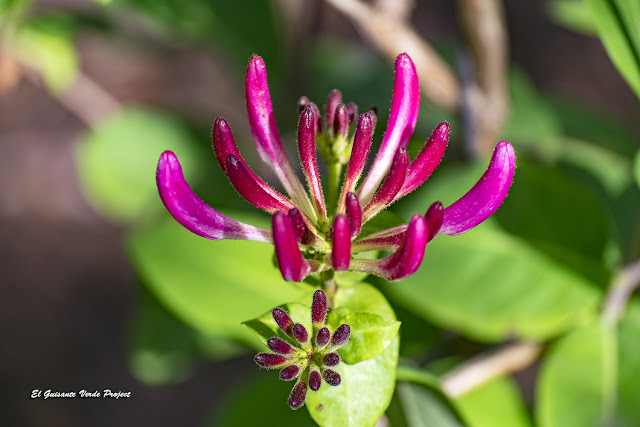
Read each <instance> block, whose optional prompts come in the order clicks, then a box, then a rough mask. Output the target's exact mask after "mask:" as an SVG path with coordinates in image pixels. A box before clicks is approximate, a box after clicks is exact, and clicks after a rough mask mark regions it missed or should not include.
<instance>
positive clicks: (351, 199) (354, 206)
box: [345, 192, 362, 238]
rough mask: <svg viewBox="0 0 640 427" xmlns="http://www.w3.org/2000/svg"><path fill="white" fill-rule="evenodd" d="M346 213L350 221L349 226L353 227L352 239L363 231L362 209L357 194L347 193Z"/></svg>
mask: <svg viewBox="0 0 640 427" xmlns="http://www.w3.org/2000/svg"><path fill="white" fill-rule="evenodd" d="M345 213H346V214H347V218H348V219H349V225H351V238H355V237H356V236H357V235H358V234H360V230H361V229H362V207H361V206H360V201H359V200H358V196H356V193H352V192H349V193H347V198H346V200H345Z"/></svg>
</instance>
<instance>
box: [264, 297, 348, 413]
mask: <svg viewBox="0 0 640 427" xmlns="http://www.w3.org/2000/svg"><path fill="white" fill-rule="evenodd" d="M272 315H273V319H274V320H275V321H276V323H277V325H278V327H279V328H280V329H281V330H282V331H283V332H284V333H285V334H286V337H287V338H288V339H287V340H285V339H282V338H278V337H272V338H269V339H268V340H267V345H268V346H269V349H270V350H271V351H273V353H259V354H257V355H256V356H255V358H254V360H255V361H256V363H257V364H258V365H260V366H261V367H263V368H267V369H280V379H281V380H283V381H293V380H297V381H296V383H295V385H294V386H293V389H292V390H291V394H290V395H289V401H288V403H289V407H291V409H298V408H300V407H301V406H302V405H303V404H304V402H305V399H306V397H307V388H310V389H311V390H312V391H318V390H319V389H320V386H321V385H322V380H323V379H324V381H325V382H326V383H327V384H329V385H331V386H334V387H335V386H338V385H340V381H341V378H340V374H339V373H338V372H336V371H335V370H333V369H331V368H333V367H335V366H337V365H338V363H340V355H339V354H338V353H337V352H336V350H338V349H339V348H340V347H342V346H343V345H344V344H345V343H346V342H347V341H348V340H349V337H350V336H351V328H350V327H349V325H347V324H342V325H340V326H339V327H338V328H337V329H336V330H335V331H333V333H331V331H330V330H329V328H328V327H327V326H326V324H325V321H326V318H327V296H326V294H325V293H324V291H321V290H318V291H316V292H315V293H314V294H313V303H312V304H311V324H312V331H311V335H310V334H309V332H308V331H307V328H305V327H304V326H303V325H301V324H300V323H293V320H291V318H290V317H289V315H288V314H287V312H286V311H284V310H282V309H280V308H275V309H273V311H272Z"/></svg>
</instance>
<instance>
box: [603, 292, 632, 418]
mask: <svg viewBox="0 0 640 427" xmlns="http://www.w3.org/2000/svg"><path fill="white" fill-rule="evenodd" d="M638 337H640V299H638V298H637V297H636V298H633V299H632V300H631V301H630V304H629V307H628V309H627V312H626V315H625V316H624V317H623V318H622V320H621V321H620V324H619V327H618V356H619V359H618V361H619V364H618V391H617V393H616V398H617V405H616V411H615V414H614V417H615V422H612V423H610V424H609V425H618V426H634V425H640V409H639V408H638V402H640V388H639V387H638V372H640V353H639V352H638Z"/></svg>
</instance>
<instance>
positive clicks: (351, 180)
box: [338, 111, 375, 212]
mask: <svg viewBox="0 0 640 427" xmlns="http://www.w3.org/2000/svg"><path fill="white" fill-rule="evenodd" d="M374 127H375V115H374V114H373V113H372V112H371V111H369V112H367V113H364V114H362V115H360V117H359V118H358V124H357V125H356V131H355V134H354V137H353V148H352V149H351V158H350V159H349V165H348V166H347V172H346V174H345V175H344V184H343V185H342V192H341V194H340V209H339V210H338V211H339V212H344V203H345V197H346V195H347V193H350V192H353V190H354V189H355V188H356V184H357V183H358V179H360V174H362V170H363V169H364V165H365V163H366V162H367V155H368V154H369V149H370V148H371V138H372V137H373V129H374Z"/></svg>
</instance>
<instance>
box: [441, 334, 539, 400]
mask: <svg viewBox="0 0 640 427" xmlns="http://www.w3.org/2000/svg"><path fill="white" fill-rule="evenodd" d="M541 350H542V345H541V344H538V343H518V344H509V345H507V346H505V347H503V348H501V349H500V350H498V351H496V352H494V353H492V354H488V355H482V356H478V357H474V358H472V359H471V360H469V361H467V362H465V363H463V364H461V365H459V366H457V367H456V368H454V369H453V370H452V371H450V372H448V373H447V374H445V375H443V376H442V390H443V391H444V393H445V394H446V395H447V396H449V397H451V398H456V397H460V396H463V395H465V394H467V393H469V392H471V391H473V390H474V389H476V388H478V387H480V386H481V385H483V384H486V383H487V382H489V381H491V380H492V379H495V378H498V377H502V376H504V375H509V374H511V373H513V372H517V371H520V370H522V369H524V368H526V367H528V366H529V365H531V364H532V363H533V362H535V361H536V359H537V358H538V356H539V355H540V351H541Z"/></svg>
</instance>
